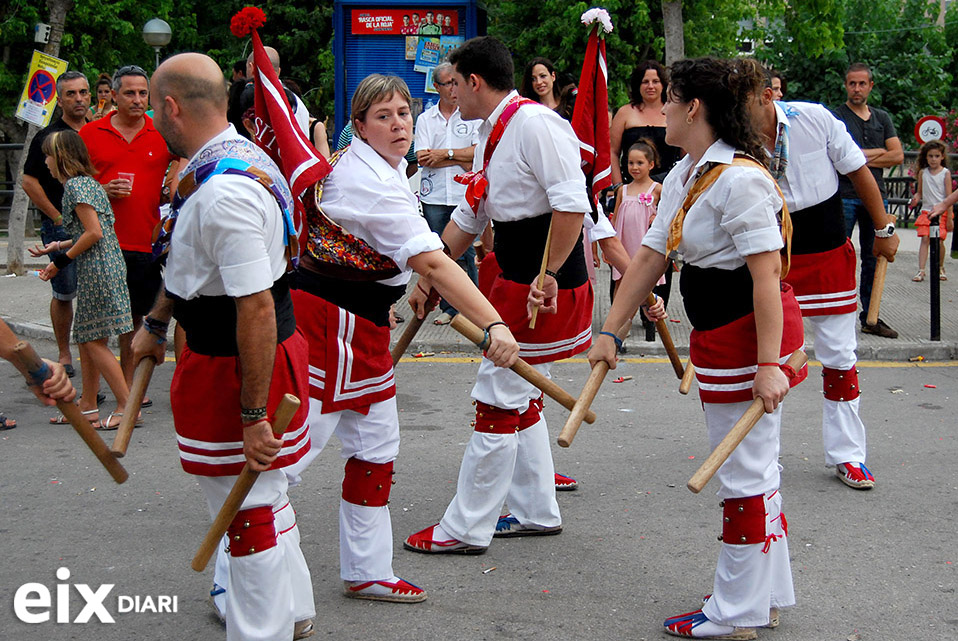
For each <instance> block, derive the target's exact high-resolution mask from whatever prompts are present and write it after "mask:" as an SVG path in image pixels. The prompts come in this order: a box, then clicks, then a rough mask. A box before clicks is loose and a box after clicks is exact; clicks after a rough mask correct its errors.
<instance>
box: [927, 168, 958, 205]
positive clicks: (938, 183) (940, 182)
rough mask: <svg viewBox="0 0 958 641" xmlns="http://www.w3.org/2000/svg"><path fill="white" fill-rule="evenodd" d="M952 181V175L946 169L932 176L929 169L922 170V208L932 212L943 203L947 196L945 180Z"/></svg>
mask: <svg viewBox="0 0 958 641" xmlns="http://www.w3.org/2000/svg"><path fill="white" fill-rule="evenodd" d="M946 179H949V180H950V179H951V175H950V174H949V173H948V171H946V170H945V169H940V170H939V171H938V173H937V174H932V173H931V170H930V169H928V167H925V168H924V169H922V170H921V208H922V209H928V210H931V208H932V207H934V206H935V205H937V204H938V203H940V202H941V201H943V200H944V199H945V198H946V197H947V194H946V193H945V180H946Z"/></svg>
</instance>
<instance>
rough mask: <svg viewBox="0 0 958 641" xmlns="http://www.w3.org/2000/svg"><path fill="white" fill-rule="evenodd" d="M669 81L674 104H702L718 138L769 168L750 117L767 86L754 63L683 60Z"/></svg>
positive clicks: (675, 67) (760, 140)
mask: <svg viewBox="0 0 958 641" xmlns="http://www.w3.org/2000/svg"><path fill="white" fill-rule="evenodd" d="M669 81H670V82H669V97H670V98H671V99H672V100H676V101H678V102H682V103H687V102H690V101H692V100H694V99H696V98H697V99H699V100H701V101H702V104H703V105H705V120H706V122H708V124H709V125H710V126H711V127H712V130H713V131H714V132H715V134H716V135H717V136H718V137H719V138H721V139H722V140H724V141H725V142H727V143H728V144H730V145H732V146H733V147H735V148H736V149H738V150H740V151H744V152H745V153H747V154H748V155H750V156H752V157H753V158H754V159H755V160H757V161H758V162H760V163H762V164H767V158H766V154H765V150H764V148H763V145H762V138H761V136H760V135H759V133H758V131H757V130H756V128H755V126H754V124H753V123H752V119H751V116H750V114H749V103H750V102H751V101H752V100H753V99H754V98H755V96H756V94H757V93H758V92H759V91H760V90H761V89H762V88H763V87H764V86H765V75H764V73H763V71H762V68H761V66H760V65H759V64H758V63H757V62H756V61H755V60H750V59H747V58H743V59H732V60H725V59H720V58H712V57H705V58H696V59H692V60H680V61H678V62H676V63H675V64H673V65H672V73H671V77H670V78H669Z"/></svg>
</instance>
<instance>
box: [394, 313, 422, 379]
mask: <svg viewBox="0 0 958 641" xmlns="http://www.w3.org/2000/svg"><path fill="white" fill-rule="evenodd" d="M425 322H426V318H425V316H424V317H423V318H419V317H417V316H415V315H414V316H413V317H412V320H410V321H408V322H407V324H406V329H404V330H403V333H402V334H400V335H399V340H397V341H396V344H395V345H393V348H392V351H391V352H390V354H392V357H393V367H395V366H396V364H397V363H399V359H400V358H402V355H403V354H405V353H406V349H407V348H408V347H409V344H410V343H411V342H412V339H414V338H416V334H418V333H419V329H420V328H421V327H422V325H423V323H425Z"/></svg>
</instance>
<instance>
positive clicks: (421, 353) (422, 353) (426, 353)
mask: <svg viewBox="0 0 958 641" xmlns="http://www.w3.org/2000/svg"><path fill="white" fill-rule="evenodd" d="M435 355H436V354H435V353H434V352H419V353H417V354H413V355H412V357H413V358H426V357H428V356H435Z"/></svg>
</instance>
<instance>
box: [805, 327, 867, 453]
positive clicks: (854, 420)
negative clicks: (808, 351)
mask: <svg viewBox="0 0 958 641" xmlns="http://www.w3.org/2000/svg"><path fill="white" fill-rule="evenodd" d="M857 320H858V316H857V314H856V313H855V312H851V313H848V314H840V315H838V316H808V317H806V318H805V323H806V324H807V325H806V326H807V327H809V328H810V329H811V330H812V332H813V333H814V336H815V356H816V357H818V360H819V361H820V362H821V363H822V366H823V367H829V368H832V369H838V370H848V369H851V368H852V367H854V365H855V363H856V362H858V357H857V356H856V355H855V348H856V347H857V346H858V339H857V337H856V334H855V326H856V322H857ZM860 402H861V397H858V398H856V399H855V400H853V401H831V400H829V399H827V398H826V399H824V406H823V407H822V440H823V441H824V444H825V464H826V465H837V464H839V463H864V462H865V424H864V423H862V419H861V417H860V416H859V415H858V408H859V404H860Z"/></svg>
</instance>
